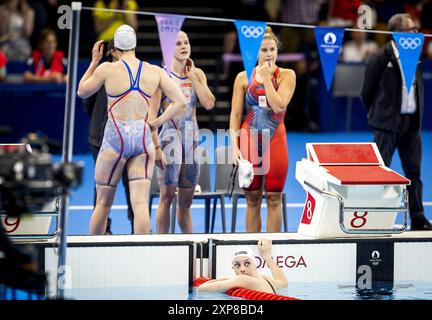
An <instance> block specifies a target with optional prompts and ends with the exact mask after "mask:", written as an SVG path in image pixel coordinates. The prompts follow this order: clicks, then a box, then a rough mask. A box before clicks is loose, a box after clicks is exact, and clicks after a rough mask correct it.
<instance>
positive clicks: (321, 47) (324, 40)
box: [315, 27, 345, 90]
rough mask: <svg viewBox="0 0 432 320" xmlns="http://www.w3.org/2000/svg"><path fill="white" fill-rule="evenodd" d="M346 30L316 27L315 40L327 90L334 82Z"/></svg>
mask: <svg viewBox="0 0 432 320" xmlns="http://www.w3.org/2000/svg"><path fill="white" fill-rule="evenodd" d="M344 32H345V29H340V28H331V27H316V28H315V40H316V42H317V47H318V53H319V56H320V61H321V66H322V71H323V73H324V80H325V83H326V87H327V90H330V86H331V83H332V80H333V75H334V71H335V69H336V65H337V62H338V57H339V52H340V50H341V47H342V40H343V36H344Z"/></svg>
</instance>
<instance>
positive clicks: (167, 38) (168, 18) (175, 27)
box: [155, 14, 185, 70]
mask: <svg viewBox="0 0 432 320" xmlns="http://www.w3.org/2000/svg"><path fill="white" fill-rule="evenodd" d="M155 18H156V22H157V24H158V31H159V40H160V45H161V50H162V57H163V61H164V64H165V66H166V69H167V70H171V62H172V58H173V55H174V48H175V44H176V41H177V34H178V32H179V31H180V29H181V27H182V25H183V21H184V19H185V17H184V16H180V15H169V14H164V15H155Z"/></svg>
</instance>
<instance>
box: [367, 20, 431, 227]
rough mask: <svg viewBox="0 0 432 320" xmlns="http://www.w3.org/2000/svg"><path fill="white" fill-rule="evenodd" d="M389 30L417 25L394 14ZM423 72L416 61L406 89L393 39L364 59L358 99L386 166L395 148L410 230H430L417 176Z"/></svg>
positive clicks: (410, 27) (414, 28) (418, 171)
mask: <svg viewBox="0 0 432 320" xmlns="http://www.w3.org/2000/svg"><path fill="white" fill-rule="evenodd" d="M388 29H389V31H396V32H411V33H416V32H417V28H416V26H415V23H414V22H413V20H412V18H411V17H410V16H409V15H408V14H396V15H394V16H393V17H391V18H390V20H389V22H388ZM423 99H424V98H423V75H422V65H421V61H418V63H417V70H416V74H415V79H414V82H413V85H412V87H411V90H410V92H408V91H407V89H406V85H405V79H404V76H403V73H402V71H401V65H400V59H399V52H398V50H397V46H396V43H395V42H394V41H393V40H390V42H388V43H387V45H386V46H385V47H384V48H381V49H380V50H379V51H378V52H377V53H376V54H375V55H373V56H372V57H371V58H370V60H369V61H368V64H367V67H366V73H365V79H364V84H363V88H362V100H363V103H364V105H365V106H366V109H367V119H368V125H369V126H370V127H371V128H372V129H373V133H374V141H375V143H376V144H377V146H378V149H379V151H380V152H381V155H382V158H383V160H384V163H385V165H386V166H388V167H389V166H390V164H391V161H392V157H393V153H394V152H395V150H396V149H398V152H399V156H400V159H401V162H402V167H403V170H404V172H405V175H406V177H407V178H408V179H410V180H411V185H410V186H408V193H409V212H410V218H411V230H432V225H431V224H430V223H429V221H428V220H427V219H426V218H425V216H424V210H423V203H422V193H423V185H422V181H421V179H420V168H421V158H422V144H421V123H422V116H423V110H424V109H423V108H424V100H423Z"/></svg>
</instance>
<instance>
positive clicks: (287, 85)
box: [230, 27, 296, 232]
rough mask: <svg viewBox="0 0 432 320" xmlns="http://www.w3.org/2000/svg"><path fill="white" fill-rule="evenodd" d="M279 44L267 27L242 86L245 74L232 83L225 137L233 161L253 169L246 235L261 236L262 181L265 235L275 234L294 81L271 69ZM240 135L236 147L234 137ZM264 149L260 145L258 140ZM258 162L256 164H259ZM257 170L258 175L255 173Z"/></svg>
mask: <svg viewBox="0 0 432 320" xmlns="http://www.w3.org/2000/svg"><path fill="white" fill-rule="evenodd" d="M279 44H280V42H279V40H278V39H277V37H276V36H275V34H274V33H273V32H272V30H271V28H270V27H267V29H266V31H265V34H264V37H263V40H262V43H261V47H260V51H259V55H258V66H257V67H256V68H255V69H254V71H253V74H252V77H251V82H250V83H249V84H248V79H247V75H246V72H245V71H243V72H240V73H239V74H238V75H237V78H236V80H235V82H234V92H233V97H232V109H231V117H230V135H231V143H232V147H233V161H234V163H235V164H236V165H238V161H239V159H242V158H244V159H246V160H248V161H249V162H251V163H252V164H253V165H254V172H255V174H254V179H253V181H252V183H251V185H250V186H249V187H248V188H245V193H246V231H247V232H260V231H261V201H262V184H263V178H264V176H265V186H264V189H265V195H266V202H267V210H268V214H267V231H268V232H279V231H280V228H281V217H282V211H281V201H282V192H283V189H284V186H285V180H286V176H287V173H288V147H287V141H286V130H285V125H284V116H285V112H286V109H287V106H288V103H289V102H290V100H291V98H292V96H293V94H294V89H295V84H296V75H295V73H294V71H293V70H291V69H283V68H279V67H278V66H276V58H277V54H278V47H279ZM244 99H245V100H246V110H247V115H246V119H245V121H244V122H243V124H242V125H241V130H239V129H240V123H241V119H242V115H243V108H244V107H243V102H244ZM239 131H240V139H239V140H240V146H239V142H238V135H239ZM265 134H266V135H267V137H268V136H269V137H270V143H269V144H265V143H261V141H264V138H263V137H264V135H265ZM261 156H262V159H263V160H262V162H261V163H259V158H258V157H261ZM259 167H261V169H262V172H261V174H257V169H258V168H259Z"/></svg>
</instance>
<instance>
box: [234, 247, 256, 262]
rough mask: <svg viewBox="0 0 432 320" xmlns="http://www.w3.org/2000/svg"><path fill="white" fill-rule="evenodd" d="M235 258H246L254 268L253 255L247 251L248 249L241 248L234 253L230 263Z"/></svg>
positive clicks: (250, 251)
mask: <svg viewBox="0 0 432 320" xmlns="http://www.w3.org/2000/svg"><path fill="white" fill-rule="evenodd" d="M237 257H247V258H249V260H250V261H251V262H252V263H253V264H254V265H255V266H256V260H255V255H254V253H253V252H252V250H251V249H249V248H248V247H244V248H241V249H239V250H236V251H234V254H233V257H232V263H233V262H234V259H235V258H237Z"/></svg>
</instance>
